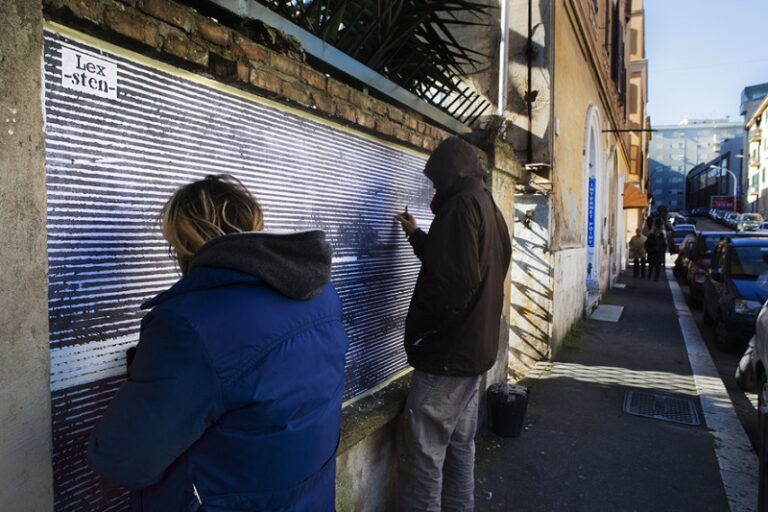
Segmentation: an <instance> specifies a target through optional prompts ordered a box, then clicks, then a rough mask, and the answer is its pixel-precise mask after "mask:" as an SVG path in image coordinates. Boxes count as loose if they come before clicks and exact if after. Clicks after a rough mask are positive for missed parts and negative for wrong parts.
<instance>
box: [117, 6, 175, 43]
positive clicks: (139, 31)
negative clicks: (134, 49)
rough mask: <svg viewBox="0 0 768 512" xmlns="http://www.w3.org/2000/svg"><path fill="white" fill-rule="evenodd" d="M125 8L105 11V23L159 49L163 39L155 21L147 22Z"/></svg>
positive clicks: (123, 33) (119, 32) (119, 31)
mask: <svg viewBox="0 0 768 512" xmlns="http://www.w3.org/2000/svg"><path fill="white" fill-rule="evenodd" d="M123 9H124V8H123ZM123 9H108V10H107V11H106V12H105V13H104V24H105V25H106V26H107V28H109V29H111V30H113V31H115V32H117V33H118V34H121V35H123V36H125V37H129V38H131V39H134V40H136V41H139V42H141V43H144V44H146V45H148V46H151V47H153V48H157V49H159V48H160V46H161V45H162V39H161V37H160V30H159V28H158V26H157V25H156V24H154V23H146V22H145V21H144V20H141V19H139V18H137V17H136V16H134V15H132V14H130V13H127V12H125V11H124V10H123Z"/></svg>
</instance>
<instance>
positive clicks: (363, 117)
mask: <svg viewBox="0 0 768 512" xmlns="http://www.w3.org/2000/svg"><path fill="white" fill-rule="evenodd" d="M357 124H359V125H360V126H362V127H364V128H368V129H370V130H373V129H374V128H375V127H376V119H375V118H374V117H373V116H372V115H371V114H368V113H367V112H363V111H362V110H359V109H357Z"/></svg>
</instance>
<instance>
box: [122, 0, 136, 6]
mask: <svg viewBox="0 0 768 512" xmlns="http://www.w3.org/2000/svg"><path fill="white" fill-rule="evenodd" d="M117 1H118V2H120V3H122V4H125V5H130V6H131V7H136V5H137V4H138V3H139V0H117Z"/></svg>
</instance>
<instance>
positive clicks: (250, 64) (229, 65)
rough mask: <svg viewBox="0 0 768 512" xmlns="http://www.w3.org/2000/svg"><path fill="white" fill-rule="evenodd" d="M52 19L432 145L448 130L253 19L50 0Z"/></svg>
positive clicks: (108, 0) (138, 3)
mask: <svg viewBox="0 0 768 512" xmlns="http://www.w3.org/2000/svg"><path fill="white" fill-rule="evenodd" d="M43 4H44V8H45V15H46V18H47V19H49V20H51V21H58V22H61V23H63V24H67V25H71V26H74V28H77V29H80V30H84V31H86V32H91V33H93V34H94V35H96V36H97V37H100V38H102V39H105V40H111V41H115V42H117V43H118V44H121V43H128V44H129V45H130V46H132V47H134V49H138V50H140V51H142V52H143V53H145V54H148V55H150V56H151V57H154V58H157V59H159V60H166V61H170V62H171V63H173V64H176V65H183V66H184V67H187V68H189V69H192V70H195V71H198V72H200V73H203V74H207V75H211V76H213V77H214V78H216V79H217V80H220V81H222V82H227V83H231V84H233V85H236V86H238V87H240V88H242V89H246V90H251V91H253V92H254V93H256V94H259V95H262V96H267V97H269V98H271V99H274V100H277V101H281V102H284V103H288V104H291V105H293V106H298V107H300V108H302V109H305V110H308V111H312V112H314V113H316V114H319V115H322V116H324V117H327V118H331V119H334V120H336V121H338V122H340V123H342V124H345V125H351V126H354V127H356V128H358V129H360V130H362V131H366V132H369V133H374V134H376V135H377V136H380V137H382V138H385V139H389V140H393V141H397V142H399V143H401V144H405V145H408V146H412V147H415V148H419V149H424V150H427V151H430V150H432V149H434V148H435V147H436V146H437V144H438V143H439V142H440V141H441V140H442V139H444V138H446V137H448V136H449V135H450V134H449V133H447V132H445V131H443V130H441V129H439V128H437V127H435V126H432V125H430V124H428V123H425V122H424V121H423V120H422V118H421V116H420V115H419V114H417V113H415V112H411V111H406V110H405V109H401V108H399V107H396V106H394V105H390V104H388V103H386V102H384V101H381V100H379V99H377V98H373V97H371V96H369V95H368V94H366V93H365V92H363V91H360V90H358V89H356V88H353V87H350V86H349V85H347V84H344V83H342V82H340V81H339V80H336V79H334V78H332V77H330V76H328V75H326V74H324V73H322V72H319V71H318V70H316V69H314V68H312V67H311V66H310V65H308V64H307V63H306V62H305V59H304V52H303V50H302V49H301V47H300V45H299V44H298V42H296V41H295V40H293V39H292V38H289V37H286V36H284V35H283V34H281V33H279V32H277V31H276V30H274V29H272V28H270V27H267V26H263V25H260V24H259V23H253V22H252V23H249V24H247V25H244V26H241V27H238V28H232V27H228V26H225V25H223V24H222V23H219V22H218V21H216V20H214V19H213V18H210V17H207V16H204V15H202V14H200V13H198V12H197V11H196V10H195V9H193V8H190V7H187V6H186V5H182V4H179V3H176V2H173V1H171V0H44V1H43Z"/></svg>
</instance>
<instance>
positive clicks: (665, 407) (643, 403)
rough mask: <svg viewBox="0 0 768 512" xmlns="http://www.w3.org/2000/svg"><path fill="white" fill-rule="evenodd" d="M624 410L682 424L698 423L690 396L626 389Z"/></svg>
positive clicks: (697, 416)
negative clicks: (680, 396)
mask: <svg viewBox="0 0 768 512" xmlns="http://www.w3.org/2000/svg"><path fill="white" fill-rule="evenodd" d="M624 412H626V413H629V414H634V415H635V416H645V417H646V418H653V419H656V420H663V421H672V422H674V423H682V424H684V425H699V414H698V413H697V412H696V405H695V404H694V402H693V400H691V399H690V398H679V397H676V396H670V395H662V394H659V393H649V392H647V391H627V393H626V394H625V395H624Z"/></svg>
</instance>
